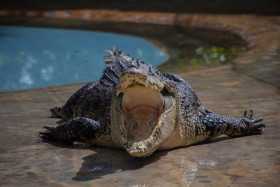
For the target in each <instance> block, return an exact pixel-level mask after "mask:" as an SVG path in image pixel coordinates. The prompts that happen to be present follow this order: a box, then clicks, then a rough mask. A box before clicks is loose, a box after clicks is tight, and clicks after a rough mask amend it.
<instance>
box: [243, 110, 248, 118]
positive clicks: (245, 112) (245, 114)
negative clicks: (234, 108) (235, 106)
mask: <svg viewBox="0 0 280 187" xmlns="http://www.w3.org/2000/svg"><path fill="white" fill-rule="evenodd" d="M243 116H244V118H246V116H247V110H245V111H244V114H243Z"/></svg>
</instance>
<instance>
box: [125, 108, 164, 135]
mask: <svg viewBox="0 0 280 187" xmlns="http://www.w3.org/2000/svg"><path fill="white" fill-rule="evenodd" d="M158 117H159V113H158V111H157V110H155V109H154V108H152V107H150V106H138V107H136V108H134V109H131V110H130V111H128V113H127V114H126V123H125V125H126V129H127V132H128V136H129V137H130V138H131V139H132V140H133V141H142V140H145V139H147V138H148V137H149V136H150V135H151V134H152V132H153V130H154V128H155V127H156V125H157V120H158Z"/></svg>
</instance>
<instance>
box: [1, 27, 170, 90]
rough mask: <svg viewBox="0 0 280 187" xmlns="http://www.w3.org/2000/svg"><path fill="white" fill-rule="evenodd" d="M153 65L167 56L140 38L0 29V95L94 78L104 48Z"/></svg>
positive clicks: (72, 32) (103, 53) (73, 32)
mask: <svg viewBox="0 0 280 187" xmlns="http://www.w3.org/2000/svg"><path fill="white" fill-rule="evenodd" d="M114 47H118V48H120V49H122V50H123V51H125V52H126V53H127V54H129V55H131V56H132V57H135V58H136V57H139V58H140V59H141V60H143V61H145V62H147V63H150V64H152V65H153V66H156V65H158V64H160V63H162V62H164V61H165V60H167V59H168V55H167V54H165V53H164V52H163V51H161V50H159V49H158V48H156V47H155V46H154V45H152V44H150V43H149V42H147V41H146V40H145V39H143V38H139V37H133V36H127V35H121V34H111V33H104V32H95V31H80V30H67V29H50V28H32V27H16V26H0V91H8V90H22V89H31V88H40V87H47V86H57V85H65V84H74V83H82V82H89V81H92V80H97V79H99V78H100V76H101V74H102V70H103V68H104V65H105V63H104V62H103V57H104V56H105V55H106V53H105V52H104V51H105V50H107V49H109V50H112V49H113V48H114Z"/></svg>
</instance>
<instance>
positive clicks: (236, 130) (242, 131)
mask: <svg viewBox="0 0 280 187" xmlns="http://www.w3.org/2000/svg"><path fill="white" fill-rule="evenodd" d="M252 117H253V111H252V110H250V113H249V114H248V115H247V112H245V113H244V117H243V118H239V119H237V118H232V117H227V116H221V115H219V114H215V113H212V112H211V111H209V110H205V113H204V115H203V117H202V119H201V120H202V123H203V125H205V127H206V134H207V135H208V137H209V138H213V137H217V136H219V135H222V134H226V135H228V136H230V137H238V136H247V135H258V134H262V133H263V131H264V128H265V124H263V123H262V122H261V121H262V120H263V119H262V118H259V119H253V118H252Z"/></svg>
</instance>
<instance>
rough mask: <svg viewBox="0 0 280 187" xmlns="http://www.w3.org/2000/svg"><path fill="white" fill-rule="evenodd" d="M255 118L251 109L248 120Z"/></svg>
mask: <svg viewBox="0 0 280 187" xmlns="http://www.w3.org/2000/svg"><path fill="white" fill-rule="evenodd" d="M252 117H253V110H252V109H250V113H249V114H248V116H247V118H249V119H252Z"/></svg>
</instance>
